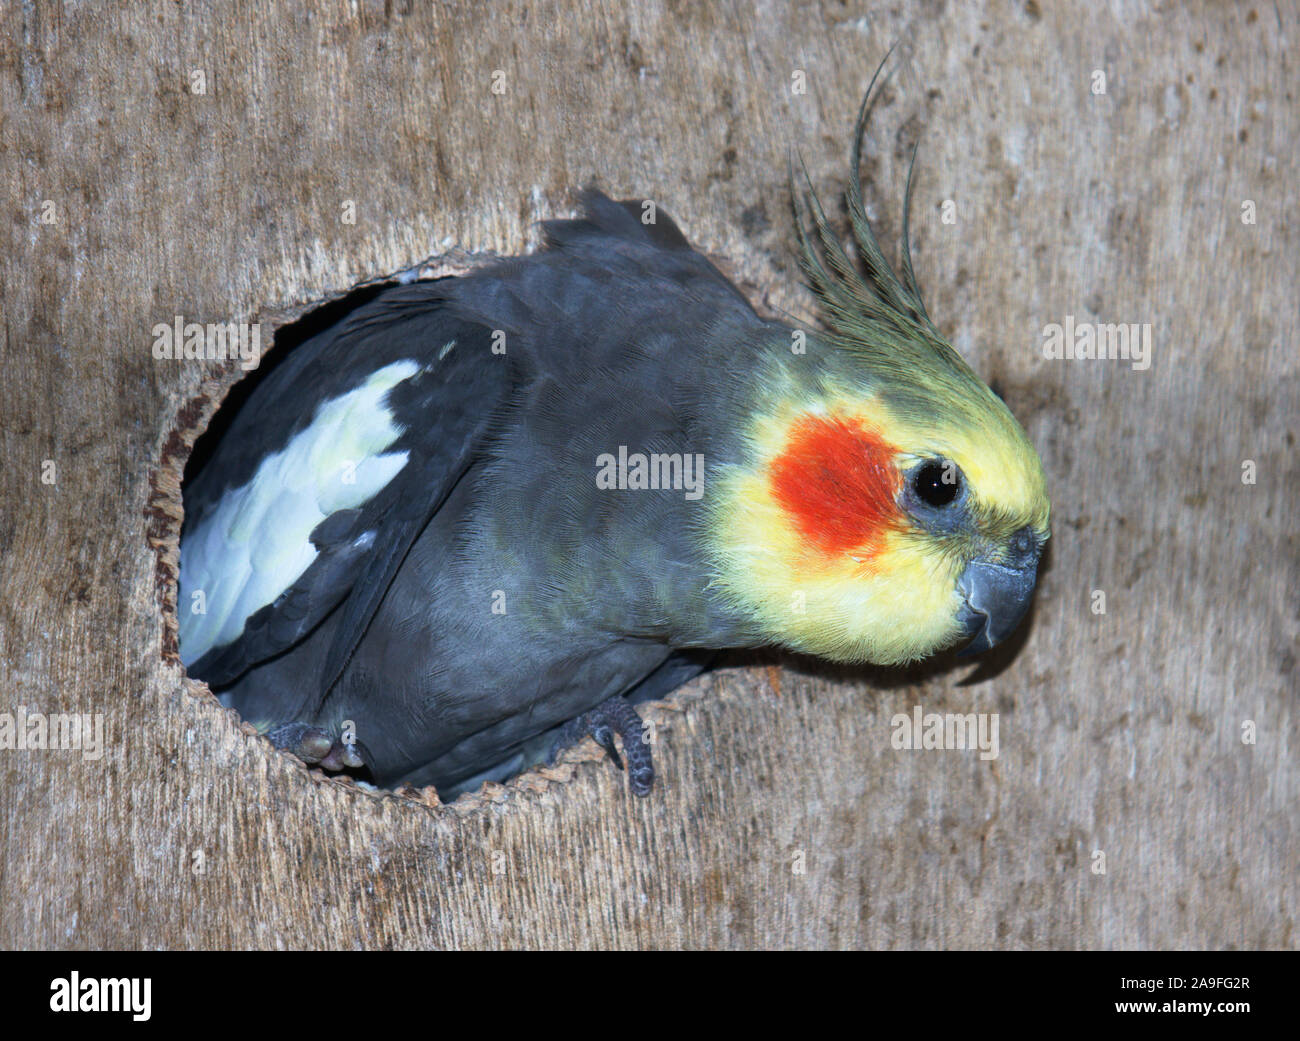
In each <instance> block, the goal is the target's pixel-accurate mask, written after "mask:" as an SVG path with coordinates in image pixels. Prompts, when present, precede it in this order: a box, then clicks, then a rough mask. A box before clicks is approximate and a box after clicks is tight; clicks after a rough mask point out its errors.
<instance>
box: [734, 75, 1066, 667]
mask: <svg viewBox="0 0 1300 1041" xmlns="http://www.w3.org/2000/svg"><path fill="white" fill-rule="evenodd" d="M878 75H879V71H877V76H878ZM875 82H876V81H875V79H873V80H872V88H868V92H867V96H866V98H865V99H864V101H863V105H862V110H861V112H860V113H859V118H858V124H857V128H856V132H855V135H854V146H853V163H852V172H851V176H850V185H849V190H848V207H849V213H850V218H851V221H852V225H853V233H854V239H855V241H856V252H857V254H858V263H857V264H855V263H854V262H852V261H851V260H850V259H849V256H848V254H847V253H846V251H845V249H844V247H843V246H842V245H841V244H840V242H839V241H838V239H837V238H836V236H835V234H834V233H833V232H832V230H831V228H830V226H829V224H828V222H827V219H826V215H825V213H824V212H823V210H822V208H821V206H820V204H819V203H818V202H817V199H816V196H815V194H814V193H812V192H811V189H809V191H808V201H809V208H810V210H811V214H812V221H811V225H812V226H811V228H810V229H809V230H807V231H805V230H804V229H805V218H804V216H803V215H802V213H800V212H799V210H800V208H799V207H798V205H796V211H797V216H798V221H797V224H798V226H799V228H800V240H801V244H802V247H803V248H802V257H801V260H802V265H803V268H804V271H805V273H806V275H807V278H808V282H809V285H810V287H811V288H812V290H813V292H814V293H815V294H816V296H817V298H818V300H819V303H820V305H821V318H822V323H823V325H824V327H825V329H824V331H823V332H822V333H820V334H815V335H812V336H810V337H809V338H808V344H809V345H808V348H807V350H806V351H805V352H803V353H793V352H791V351H790V350H788V349H786V350H784V351H781V350H777V351H774V352H773V357H774V358H778V357H779V358H780V360H779V361H774V363H773V364H772V365H770V366H767V367H765V368H764V369H763V371H761V372H760V373H758V374H757V376H756V379H755V381H754V390H753V394H752V397H751V400H750V403H749V407H748V409H747V413H746V419H745V421H744V424H743V425H744V426H745V430H744V432H743V437H744V441H745V446H744V452H743V456H744V459H745V461H744V462H743V463H741V464H738V465H735V466H732V467H729V468H727V469H726V471H725V473H724V474H723V478H722V487H721V494H720V495H719V496H718V497H717V498H716V500H715V502H716V503H717V505H718V507H719V510H720V512H719V514H718V515H717V516H715V518H714V523H713V524H712V525H711V530H712V531H713V533H714V534H713V538H714V550H715V554H714V559H715V560H716V561H718V562H719V564H718V567H717V570H716V573H715V575H714V582H715V586H716V587H717V588H719V589H721V591H722V593H723V596H724V598H725V599H726V600H727V601H728V602H730V603H731V604H732V605H733V606H734V607H735V608H737V609H739V610H740V611H742V612H743V613H744V614H745V616H746V617H748V618H750V619H753V620H754V621H755V622H756V626H757V629H758V630H759V635H760V637H761V638H763V639H765V640H768V641H771V642H775V643H778V644H782V645H785V646H787V647H790V648H792V649H794V650H797V651H800V652H805V653H810V654H816V655H819V656H821V657H825V658H829V659H831V660H835V661H842V662H874V663H877V664H884V665H892V664H900V663H904V662H907V661H912V660H916V659H918V658H922V657H925V656H928V655H929V654H932V653H934V652H935V651H937V650H940V649H942V648H944V647H946V646H950V645H953V644H956V643H958V642H959V641H965V642H966V645H967V647H966V651H967V652H972V653H973V652H976V651H980V650H986V649H988V648H990V647H992V646H994V645H995V644H997V643H998V642H999V641H1001V640H1003V639H1005V638H1006V637H1007V636H1009V635H1010V634H1011V633H1012V632H1013V631H1014V630H1015V629H1016V627H1017V626H1018V624H1019V622H1020V620H1021V619H1022V618H1023V616H1024V614H1025V612H1026V611H1027V610H1028V607H1029V604H1030V600H1031V597H1032V594H1033V590H1034V586H1035V582H1036V578H1037V569H1038V562H1039V557H1040V555H1041V552H1042V548H1043V545H1044V543H1045V542H1046V540H1047V538H1048V536H1049V534H1050V527H1049V522H1050V512H1051V508H1050V503H1049V500H1048V497H1047V490H1046V480H1045V477H1044V474H1043V468H1042V464H1041V462H1040V461H1039V458H1038V454H1037V452H1036V451H1035V450H1034V447H1033V445H1032V444H1031V443H1030V441H1029V438H1028V437H1027V436H1026V434H1025V432H1024V430H1023V429H1022V428H1021V426H1020V424H1019V423H1018V422H1016V420H1015V418H1014V417H1013V416H1012V415H1011V413H1010V411H1009V410H1008V409H1007V407H1006V405H1005V404H1004V403H1003V402H1002V400H1001V399H1000V398H999V397H998V396H997V395H996V394H994V393H993V391H992V390H990V389H989V387H988V386H986V385H985V384H984V383H983V382H982V381H981V380H980V378H979V377H978V376H977V375H976V374H975V373H974V371H972V369H971V368H970V366H968V365H967V364H966V363H965V361H963V360H962V358H961V357H960V356H959V355H958V354H957V352H956V351H954V350H953V349H952V347H951V346H949V345H948V344H947V343H946V342H945V341H944V339H943V338H942V336H940V334H939V333H938V331H937V329H936V328H935V326H934V324H933V323H932V322H931V320H930V317H929V315H928V313H927V312H926V308H925V305H924V303H923V302H922V299H921V294H920V291H919V289H918V288H917V285H916V279H915V276H914V274H913V271H912V263H911V258H910V255H909V251H908V246H907V227H908V221H907V213H908V210H909V207H910V201H911V173H910V170H909V174H908V187H907V192H906V195H905V198H904V217H903V240H904V241H903V265H902V275H901V277H900V276H899V275H898V274H896V273H895V271H894V270H893V268H892V267H891V266H890V265H889V264H888V262H887V261H886V260H885V258H884V256H883V255H882V254H881V251H880V248H879V245H878V243H877V241H876V238H875V235H874V233H873V231H872V229H871V225H870V223H869V221H868V220H867V217H866V212H865V207H864V205H863V202H862V191H861V184H860V181H859V177H858V157H859V156H860V153H861V148H862V138H863V133H864V128H865V125H866V122H867V117H868V114H869V112H870V106H871V101H872V98H873V88H874V85H875ZM914 160H915V155H913V161H914ZM796 198H797V196H796Z"/></svg>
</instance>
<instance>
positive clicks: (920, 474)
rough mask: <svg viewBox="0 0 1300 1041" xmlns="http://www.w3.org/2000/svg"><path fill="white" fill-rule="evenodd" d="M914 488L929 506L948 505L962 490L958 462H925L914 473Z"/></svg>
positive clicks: (917, 494) (917, 495)
mask: <svg viewBox="0 0 1300 1041" xmlns="http://www.w3.org/2000/svg"><path fill="white" fill-rule="evenodd" d="M912 490H913V491H915V492H916V497H917V498H918V499H920V500H921V501H922V502H923V503H925V504H926V505H927V506H934V507H936V508H939V507H943V506H947V505H948V504H949V503H950V502H952V501H953V499H955V498H957V496H958V494H959V493H960V492H961V471H960V470H958V469H957V464H956V463H948V462H944V463H925V464H923V465H922V466H921V468H920V469H919V470H917V471H916V472H915V473H914V474H913V475H912Z"/></svg>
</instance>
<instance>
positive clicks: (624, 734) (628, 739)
mask: <svg viewBox="0 0 1300 1041" xmlns="http://www.w3.org/2000/svg"><path fill="white" fill-rule="evenodd" d="M615 734H618V736H619V737H621V738H622V739H623V755H624V756H625V757H626V758H627V777H628V785H629V786H630V787H631V789H632V794H633V795H649V794H650V789H651V788H653V787H654V783H655V766H654V759H653V757H652V756H651V754H650V742H649V741H648V740H647V739H646V733H645V724H644V723H643V722H642V721H641V717H640V716H639V715H638V714H637V711H636V709H634V708H633V707H632V705H631V704H630V703H629V702H628V700H627V699H626V698H625V697H623V696H622V695H621V694H618V695H615V696H614V697H612V698H610V699H609V700H608V701H604V702H602V703H601V704H599V705H597V706H596V707H595V708H593V709H592V710H591V711H590V712H584V713H583V714H582V715H580V716H578V717H576V718H575V719H571V720H569V722H567V723H565V724H564V726H563V727H561V728H560V733H559V736H557V737H556V739H555V745H554V747H553V748H552V750H551V756H550V759H551V762H554V761H555V757H556V755H558V754H559V752H560V751H561V750H562V749H564V748H567V747H568V746H570V745H572V744H575V743H576V742H578V741H581V740H582V739H583V738H584V737H587V736H588V735H590V736H591V737H594V738H595V739H596V743H597V744H598V745H600V746H601V748H603V749H604V750H605V751H606V752H608V753H609V757H610V759H612V760H613V761H614V765H615V766H617V767H618V768H619V769H620V770H622V769H623V760H622V759H621V758H619V754H618V749H617V748H616V747H615V746H614V735H615Z"/></svg>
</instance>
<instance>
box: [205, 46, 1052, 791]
mask: <svg viewBox="0 0 1300 1041" xmlns="http://www.w3.org/2000/svg"><path fill="white" fill-rule="evenodd" d="M878 75H879V71H878V72H877V76H878ZM874 85H875V80H874V79H873V81H872V88H874ZM872 88H869V89H868V92H867V97H866V99H864V102H863V106H862V110H861V112H860V114H859V118H858V122H857V127H856V130H855V134H854V143H853V161H852V166H851V174H850V185H849V190H848V203H849V210H850V216H851V221H852V228H853V234H854V238H855V239H856V243H857V252H858V255H859V261H860V267H859V266H855V264H854V263H853V262H852V261H851V260H850V259H849V257H848V255H847V254H846V253H845V250H844V248H843V247H842V246H841V244H840V243H839V241H838V240H837V238H836V236H835V235H834V233H833V232H832V231H831V229H830V227H829V225H828V222H827V218H826V216H825V214H824V212H823V211H822V209H821V207H820V205H819V204H818V203H817V202H816V198H815V196H812V195H811V191H810V192H809V195H810V196H811V215H812V219H811V223H812V228H811V233H810V234H808V235H805V234H804V233H803V231H802V228H803V226H804V220H803V219H802V218H801V219H800V221H799V222H798V223H799V226H800V228H801V231H800V240H801V244H802V247H803V248H802V264H803V268H804V270H805V272H806V274H807V276H808V279H809V282H810V285H811V287H812V289H813V290H814V291H815V293H816V295H817V297H818V298H819V300H820V302H821V304H822V306H823V318H824V322H825V330H824V331H821V332H816V331H811V330H809V331H805V330H802V329H797V328H792V327H791V326H788V325H785V324H782V323H780V322H776V321H771V320H767V319H764V318H761V317H759V316H758V315H757V314H756V313H755V311H754V310H753V308H752V307H751V306H750V304H749V302H748V301H747V300H746V299H745V297H744V296H743V295H742V294H741V292H740V291H739V290H737V289H736V287H735V286H733V285H732V284H731V283H730V282H728V281H727V279H726V278H725V277H723V275H722V274H721V273H720V272H719V271H718V270H717V269H716V268H715V267H714V266H713V265H712V264H711V263H710V262H709V261H708V260H706V259H705V258H704V257H703V256H702V255H701V254H699V253H697V252H696V251H695V250H693V249H692V248H691V246H690V245H689V244H688V243H687V241H686V239H685V238H684V237H683V235H682V233H681V232H680V231H679V230H678V228H677V225H676V224H675V223H674V222H673V221H672V220H671V219H670V218H668V217H667V216H666V215H665V214H664V213H663V212H662V211H658V212H656V211H655V210H654V208H653V207H652V206H650V205H648V204H643V203H642V202H639V201H638V202H622V203H619V202H613V201H611V200H610V199H608V198H606V197H605V196H604V195H602V194H600V193H598V192H594V191H588V192H587V193H585V194H584V195H583V198H582V205H583V216H581V217H580V218H578V219H574V220H560V221H552V222H548V223H547V224H545V225H544V229H545V236H546V245H545V248H543V249H542V250H541V251H539V252H537V253H536V254H533V255H530V256H525V257H516V258H512V259H508V260H503V261H501V262H499V263H496V264H493V265H491V266H488V267H484V268H481V269H479V270H476V271H474V272H472V273H470V274H468V275H465V276H463V277H458V278H444V279H440V280H437V281H427V282H415V283H412V284H408V285H400V286H395V287H393V288H389V289H387V290H384V291H382V292H380V293H379V294H378V295H377V296H375V297H374V298H373V299H371V300H370V301H369V302H367V303H365V304H364V305H363V306H361V307H359V308H357V309H356V310H354V311H353V312H351V313H350V314H349V315H348V316H347V317H346V318H345V319H344V320H342V321H340V322H339V323H338V324H336V325H335V326H333V327H332V328H329V329H327V330H326V331H324V332H322V333H320V334H319V335H317V336H315V337H314V338H312V339H310V340H308V341H307V342H305V343H303V344H301V345H300V346H299V347H297V348H296V349H294V350H293V352H292V353H291V354H290V355H289V356H288V357H287V358H286V359H285V360H284V361H283V363H281V364H280V365H278V366H277V367H276V368H275V369H274V370H273V371H272V372H270V373H269V374H268V376H267V378H266V379H265V380H264V381H263V382H262V383H261V384H260V385H259V386H257V388H256V390H255V391H254V392H253V393H252V394H251V396H250V397H249V398H248V400H247V402H246V403H245V404H244V406H243V408H242V409H241V410H240V411H239V412H238V414H237V415H236V417H235V419H234V420H233V422H232V424H231V425H230V427H229V428H228V430H227V431H226V433H225V434H224V436H223V437H222V439H221V441H220V442H219V444H218V445H217V446H216V448H215V450H214V452H213V454H212V456H211V457H210V458H209V459H208V461H207V462H206V465H204V466H203V467H202V468H201V469H200V470H199V472H198V473H197V474H196V475H195V476H194V477H193V479H192V480H190V481H189V482H188V483H187V486H186V488H185V491H184V505H185V523H184V529H183V534H182V541H181V575H180V604H181V629H180V645H181V653H182V658H183V660H184V662H185V663H186V665H187V666H188V668H189V671H190V673H191V674H192V675H194V676H196V677H198V678H200V679H203V680H206V681H207V682H208V683H209V684H210V685H211V686H212V687H213V688H214V690H216V691H218V692H219V694H220V696H221V697H222V699H223V701H224V702H225V703H226V704H228V705H233V706H234V707H235V708H237V709H238V710H239V712H240V713H241V714H242V715H243V717H244V718H245V719H248V720H250V721H252V722H254V723H255V724H256V725H257V726H258V727H259V728H260V729H261V730H262V731H263V732H265V733H267V735H268V736H269V737H270V738H271V740H272V741H273V743H275V744H276V745H277V746H279V747H282V748H286V749H289V750H290V751H292V752H294V753H296V754H297V755H299V756H300V757H302V758H303V759H305V760H307V761H308V762H313V763H320V764H321V765H323V766H324V767H326V768H330V769H341V768H344V767H360V766H362V765H363V764H364V766H365V768H366V769H367V770H368V771H369V774H370V776H371V778H372V779H373V780H374V782H375V783H377V784H380V785H384V786H393V785H399V784H412V785H425V784H432V785H435V786H436V787H437V788H438V790H439V791H440V793H442V794H443V796H444V797H450V796H451V795H452V794H455V793H456V792H458V791H461V790H464V789H466V788H469V787H472V786H475V785H477V784H479V783H480V782H481V781H482V780H483V779H485V778H494V779H502V778H504V777H506V776H508V775H510V774H511V773H513V772H516V771H517V770H519V769H520V768H522V767H524V766H526V765H528V764H530V763H534V762H537V761H539V760H540V759H542V758H544V757H545V755H546V753H547V752H548V751H551V750H552V749H554V748H556V747H559V746H560V745H562V744H563V743H565V742H566V741H572V740H576V739H577V738H578V737H580V736H581V735H583V734H586V733H590V734H592V735H593V736H595V737H596V738H597V740H598V741H600V742H601V743H602V744H603V745H604V746H605V747H606V748H607V749H608V750H609V752H610V754H611V757H612V758H613V759H614V761H615V762H616V763H619V759H618V755H617V752H616V751H615V745H614V741H613V735H614V734H618V735H620V736H621V739H622V743H623V753H624V755H625V756H626V758H627V760H628V765H629V770H628V773H629V784H630V787H631V790H632V791H633V792H635V793H637V794H645V793H646V792H648V791H649V790H650V788H651V785H652V781H653V777H654V771H653V764H652V761H651V755H650V748H649V744H648V743H647V742H645V741H644V740H643V730H642V725H641V720H640V718H639V716H638V714H637V712H636V710H635V708H634V707H633V705H634V703H635V702H638V701H642V700H646V699H649V698H656V697H661V696H663V695H666V694H667V693H668V692H669V691H671V690H672V689H674V688H675V687H677V686H679V685H680V684H682V683H683V682H685V681H686V680H688V679H690V678H691V677H692V676H694V675H696V674H697V673H699V672H700V671H701V670H702V669H704V668H706V667H707V666H708V664H709V662H710V659H711V658H712V656H713V654H714V653H715V652H716V651H718V650H719V649H726V648H757V647H764V646H778V647H783V648H788V649H791V650H794V651H797V652H804V653H808V654H812V655H818V656H821V657H824V658H827V659H830V660H832V661H836V662H847V663H867V662H873V663H879V664H895V663H902V662H907V661H911V660H914V659H918V658H921V657H924V656H927V655H930V654H932V653H933V652H935V651H937V650H940V649H942V648H944V647H946V646H949V645H952V644H955V643H957V642H958V641H962V640H965V641H969V648H968V649H969V650H983V649H986V648H989V647H992V646H993V645H994V644H996V643H997V642H998V641H1000V640H1002V639H1004V638H1005V637H1006V636H1007V635H1008V634H1010V633H1011V632H1012V630H1014V629H1015V628H1016V626H1017V624H1018V623H1019V621H1020V619H1021V617H1022V616H1023V614H1024V613H1025V611H1026V609H1027V607H1028V605H1029V601H1030V598H1031V595H1032V592H1033V588H1034V584H1035V580H1036V574H1037V566H1038V560H1039V555H1040V552H1041V550H1042V547H1043V544H1044V542H1045V540H1046V539H1047V537H1048V534H1049V526H1048V524H1049V509H1050V508H1049V503H1048V497H1047V492H1046V487H1045V479H1044V475H1043V470H1042V466H1041V464H1040V462H1039V459H1038V455H1037V454H1036V453H1035V451H1034V448H1033V446H1032V445H1031V444H1030V442H1029V440H1028V438H1027V437H1026V435H1025V433H1024V431H1023V430H1022V429H1021V427H1020V425H1019V424H1018V423H1017V422H1016V420H1015V419H1014V418H1013V417H1012V415H1011V413H1010V412H1009V411H1008V410H1007V408H1006V407H1005V405H1004V404H1003V403H1002V401H1001V400H1000V399H999V398H998V397H997V396H996V395H995V394H994V393H993V392H992V391H990V390H989V388H988V387H987V386H985V385H984V384H983V383H982V382H981V381H980V380H979V378H978V377H977V376H976V375H975V373H974V372H972V371H971V369H970V368H969V367H968V366H967V365H966V363H965V362H963V361H962V359H961V358H960V357H959V356H958V355H957V354H956V352H955V351H953V349H952V348H951V347H950V346H949V345H948V344H947V343H945V342H944V340H943V338H942V337H941V336H940V335H939V333H938V332H937V330H936V329H935V326H934V325H933V324H932V322H931V321H930V318H929V316H928V314H927V312H926V309H925V306H924V304H923V303H922V301H921V296H920V293H919V291H918V289H917V285H916V280H915V277H914V276H913V273H912V265H911V260H910V257H909V255H908V251H907V241H906V240H907V217H906V213H907V208H908V203H909V202H910V194H911V193H910V176H909V184H908V192H907V197H906V198H905V201H904V221H903V238H904V244H903V265H902V269H901V270H902V275H901V277H899V275H897V274H896V273H895V271H894V270H893V269H892V268H891V267H890V265H889V264H888V263H887V262H886V261H885V259H884V257H883V255H882V254H881V251H880V249H879V246H878V244H877V242H876V238H875V236H874V234H873V232H872V229H871V226H870V224H869V223H868V220H867V217H866V212H865V209H864V206H863V202H862V191H861V185H860V183H859V176H858V165H859V156H860V154H861V149H862V140H863V133H864V128H865V126H866V122H867V116H868V114H869V111H870V103H871V101H872V98H873V89H872ZM196 594H201V595H196ZM200 605H201V610H200ZM620 765H621V764H620Z"/></svg>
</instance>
